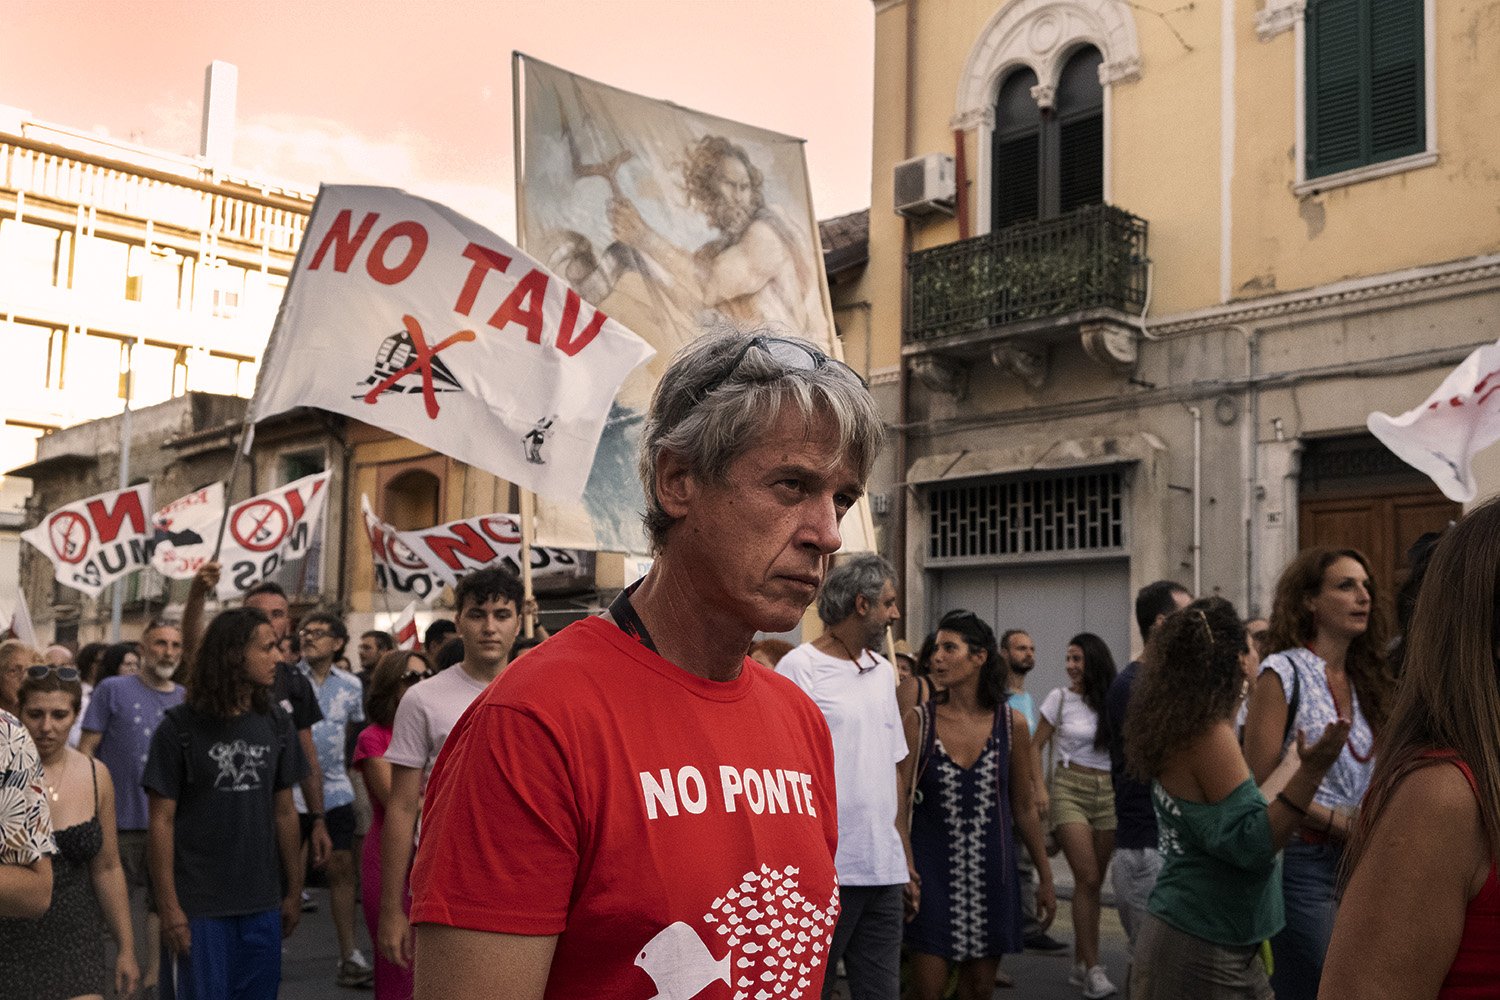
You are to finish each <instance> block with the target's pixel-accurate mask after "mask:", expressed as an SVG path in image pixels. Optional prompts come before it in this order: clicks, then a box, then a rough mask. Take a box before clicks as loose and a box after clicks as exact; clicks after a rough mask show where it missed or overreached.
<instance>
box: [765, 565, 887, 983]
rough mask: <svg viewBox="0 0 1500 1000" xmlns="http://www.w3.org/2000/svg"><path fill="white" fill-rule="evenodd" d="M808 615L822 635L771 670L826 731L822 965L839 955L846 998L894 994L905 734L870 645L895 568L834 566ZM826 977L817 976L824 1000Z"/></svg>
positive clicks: (883, 666) (878, 631)
mask: <svg viewBox="0 0 1500 1000" xmlns="http://www.w3.org/2000/svg"><path fill="white" fill-rule="evenodd" d="M818 617H819V618H821V619H822V620H823V625H824V627H825V628H826V631H825V632H824V633H823V634H822V635H820V636H818V637H817V638H816V639H814V640H813V641H812V642H805V643H803V644H802V645H800V646H798V647H797V648H796V649H794V650H792V651H791V652H790V653H787V654H786V655H785V656H783V657H782V658H781V661H780V662H779V663H777V664H776V672H777V673H779V674H781V675H783V676H785V677H789V678H791V679H792V680H793V681H795V682H796V684H797V686H798V687H800V688H801V689H802V690H803V691H805V692H807V695H808V697H810V698H811V699H812V700H813V702H814V703H815V704H817V706H818V708H819V709H820V710H821V711H822V712H823V716H824V718H826V719H827V720H828V729H829V732H830V733H831V734H832V736H833V769H834V774H835V776H836V777H837V780H838V805H839V849H838V855H837V857H836V858H835V861H836V864H837V866H838V873H839V902H840V904H841V905H842V912H841V913H840V914H839V922H838V926H837V927H835V928H834V931H833V944H832V945H831V946H830V948H829V951H828V962H829V966H830V968H832V967H836V966H837V964H838V962H839V960H840V959H842V960H843V962H844V971H845V973H846V974H847V975H848V978H849V995H850V997H852V1000H896V998H897V997H898V996H900V993H901V928H902V916H903V906H902V892H903V890H904V889H905V888H906V885H907V883H908V882H909V881H911V879H912V873H911V871H910V869H909V868H908V867H907V864H906V857H907V850H906V845H905V843H904V836H903V834H904V831H903V830H901V829H900V828H899V826H898V824H897V822H896V812H897V809H896V765H897V763H899V762H900V761H902V760H904V759H905V757H906V737H905V735H904V734H903V731H902V728H901V715H900V712H899V711H898V710H897V708H896V681H895V675H894V673H893V672H892V670H891V664H890V663H889V662H887V661H886V659H885V658H884V657H882V656H880V655H879V654H878V653H874V652H872V651H871V650H872V649H873V648H874V647H876V646H877V645H879V643H880V639H881V637H882V636H883V635H885V630H886V626H888V625H890V624H891V623H892V622H894V621H896V620H898V619H899V618H900V617H901V612H900V610H899V609H898V608H897V600H896V571H895V570H894V569H893V568H892V567H891V564H890V563H888V562H886V561H885V560H884V559H882V558H880V557H879V556H877V555H861V556H855V557H854V558H852V559H850V560H848V561H847V562H844V563H842V564H841V565H840V566H839V567H838V568H837V569H835V570H834V571H833V572H831V573H829V574H828V580H827V582H825V583H824V584H823V592H822V593H821V594H820V595H818ZM833 978H834V977H833V976H831V975H830V976H828V977H827V978H826V979H824V981H823V996H824V998H825V1000H826V998H828V997H831V996H832V995H833Z"/></svg>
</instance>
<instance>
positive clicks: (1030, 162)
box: [990, 132, 1041, 229]
mask: <svg viewBox="0 0 1500 1000" xmlns="http://www.w3.org/2000/svg"><path fill="white" fill-rule="evenodd" d="M1040 139H1041V136H1040V134H1039V133H1038V132H1032V133H1031V134H1030V135H1020V136H1017V137H1015V138H1014V139H1001V138H999V136H998V134H997V136H996V139H995V145H994V150H995V156H994V181H993V185H992V187H991V191H992V192H993V194H994V200H993V209H992V210H991V213H990V215H991V221H990V225H991V228H993V229H1004V228H1005V227H1006V226H1009V225H1013V224H1015V223H1017V222H1026V221H1028V220H1030V219H1035V218H1036V217H1037V210H1038V199H1039V198H1040V196H1041V192H1040V184H1041V177H1040V176H1039V170H1038V166H1039V159H1038V158H1039V149H1038V147H1039V144H1040Z"/></svg>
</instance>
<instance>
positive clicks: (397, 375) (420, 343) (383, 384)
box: [365, 316, 474, 420]
mask: <svg viewBox="0 0 1500 1000" xmlns="http://www.w3.org/2000/svg"><path fill="white" fill-rule="evenodd" d="M401 322H402V323H404V324H405V325H406V332H407V333H409V334H411V343H412V350H413V352H414V356H413V358H412V360H411V361H410V362H409V363H408V364H407V365H406V367H404V368H401V369H399V370H397V371H394V372H391V373H390V374H389V375H387V376H386V377H385V378H383V379H381V380H380V381H379V382H377V383H375V386H374V387H373V388H372V389H371V390H370V391H369V392H367V393H365V402H366V403H369V404H370V405H371V406H374V405H375V400H376V399H377V398H378V397H379V396H380V394H381V393H383V392H385V391H386V390H388V389H390V388H391V387H392V386H394V385H395V384H396V383H397V382H399V381H401V380H402V379H403V378H405V377H406V376H408V375H410V374H411V373H412V372H414V371H420V372H421V373H422V398H423V400H425V401H426V403H427V418H428V419H429V420H436V419H437V415H438V404H437V393H436V392H434V391H433V388H432V359H433V358H435V357H437V356H438V355H439V354H440V353H442V352H443V351H445V350H447V349H448V348H450V347H452V346H453V345H454V344H461V343H466V342H468V341H471V340H473V339H474V331H473V330H460V331H458V332H457V333H455V334H453V335H452V336H451V337H445V338H443V339H442V340H440V341H438V342H437V344H436V345H435V346H433V347H431V348H429V347H428V346H427V338H426V337H424V336H422V324H421V323H418V322H417V321H416V319H415V318H414V317H411V316H402V317H401Z"/></svg>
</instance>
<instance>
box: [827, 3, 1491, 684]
mask: <svg viewBox="0 0 1500 1000" xmlns="http://www.w3.org/2000/svg"><path fill="white" fill-rule="evenodd" d="M874 16H875V21H876V42H875V61H876V72H875V93H874V95H873V96H874V102H873V106H874V141H873V149H872V154H873V183H872V190H871V205H872V209H871V213H870V222H869V244H870V245H869V264H868V266H867V267H866V268H865V270H864V272H863V274H862V275H861V276H860V278H859V280H858V281H857V282H856V283H855V284H854V285H853V286H852V287H850V288H848V289H846V290H845V291H844V292H843V293H842V295H841V296H839V298H840V300H841V301H842V302H844V303H845V304H846V309H845V312H846V313H848V312H849V305H850V304H854V303H858V304H861V306H862V308H864V309H865V310H866V311H867V320H866V319H862V320H861V321H867V322H868V324H869V331H870V332H869V335H868V343H869V348H868V350H866V349H865V347H864V345H863V344H862V343H861V341H863V340H864V339H865V335H864V334H863V332H861V333H859V335H858V336H851V335H850V334H851V330H850V329H849V328H848V327H846V328H845V329H844V331H843V332H844V339H845V350H846V354H847V355H848V356H849V357H850V359H851V363H854V364H855V366H856V367H862V366H864V365H867V366H868V368H869V370H870V371H871V372H872V374H873V375H874V379H873V381H874V383H875V391H876V392H877V394H878V395H879V396H880V399H881V402H882V406H883V407H884V409H885V412H886V413H887V415H888V418H889V419H890V421H891V424H892V426H893V429H892V435H891V441H890V444H889V447H888V454H887V456H885V459H884V461H883V463H882V466H881V468H880V469H879V470H878V471H877V476H878V477H879V481H876V482H874V483H872V490H874V491H875V492H877V493H879V494H883V495H884V499H883V500H881V501H878V502H877V508H879V509H881V510H884V511H885V513H884V514H883V516H881V517H880V525H879V526H880V528H881V529H882V537H883V539H884V545H883V547H884V548H886V549H887V550H888V551H889V552H891V553H892V554H894V555H895V556H896V558H897V560H898V561H899V562H901V563H902V565H903V569H904V573H905V577H906V580H905V582H906V589H907V596H908V620H909V623H910V624H909V626H908V635H909V636H916V637H918V638H919V637H920V634H921V633H923V632H925V630H926V629H927V628H929V627H930V626H931V623H932V622H933V621H935V620H936V618H937V617H938V616H939V615H940V614H941V613H942V612H943V611H945V610H947V609H948V608H951V607H958V606H964V607H971V608H972V609H973V610H976V611H979V612H980V613H981V614H983V615H984V616H985V617H987V618H990V619H991V620H992V623H993V624H994V625H995V626H996V627H997V630H998V629H1003V628H1009V627H1023V628H1028V629H1031V630H1033V633H1034V638H1036V639H1037V640H1038V643H1039V646H1040V647H1041V649H1042V662H1043V666H1044V668H1045V669H1046V670H1048V671H1050V672H1053V673H1055V674H1056V675H1057V677H1061V668H1060V661H1061V654H1062V647H1063V645H1065V643H1066V641H1067V639H1068V638H1069V637H1070V636H1071V635H1072V634H1073V633H1076V632H1080V631H1085V630H1087V631H1094V632H1098V633H1099V634H1100V635H1101V636H1103V637H1104V638H1105V639H1106V641H1107V642H1108V643H1109V645H1110V646H1111V647H1112V648H1113V649H1114V651H1115V653H1116V656H1117V657H1119V658H1123V657H1125V656H1127V655H1129V654H1130V652H1131V651H1132V649H1133V648H1135V647H1136V646H1138V644H1139V637H1138V636H1136V635H1135V634H1134V629H1133V627H1132V625H1131V624H1130V617H1129V602H1130V599H1131V597H1132V596H1133V593H1134V591H1135V590H1136V589H1138V588H1139V587H1140V586H1142V585H1144V584H1145V583H1148V582H1150V581H1152V580H1155V579H1158V578H1162V577H1171V578H1174V579H1177V580H1180V581H1181V582H1183V583H1185V584H1187V585H1188V586H1190V587H1193V588H1194V589H1196V590H1197V591H1198V592H1200V593H1205V594H1206V593H1219V594H1222V595H1223V596H1225V597H1228V598H1230V599H1231V600H1233V601H1234V602H1235V603H1236V605H1237V606H1238V607H1240V609H1241V610H1242V612H1243V613H1245V614H1247V615H1249V614H1252V613H1264V612H1266V611H1268V610H1269V598H1270V593H1271V590H1272V588H1273V587H1274V583H1275V579H1276V577H1277V575H1278V574H1279V572H1280V569H1281V567H1282V566H1283V565H1284V564H1285V562H1286V560H1287V559H1289V558H1290V557H1291V556H1292V555H1293V554H1295V552H1296V551H1297V549H1298V548H1299V547H1302V546H1305V545H1307V544H1313V543H1330V544H1339V545H1353V546H1356V547H1359V548H1361V549H1362V550H1365V551H1366V552H1367V553H1368V555H1369V556H1370V558H1371V561H1372V563H1373V564H1374V567H1375V571H1376V572H1375V575H1376V578H1377V580H1378V581H1379V583H1380V584H1381V585H1382V586H1383V587H1384V588H1386V589H1389V588H1391V587H1392V586H1394V585H1395V584H1397V583H1399V582H1400V580H1401V578H1402V577H1403V575H1404V565H1405V562H1404V560H1405V552H1406V549H1407V548H1408V547H1409V545H1410V544H1411V542H1412V541H1414V540H1415V538H1416V537H1417V535H1419V534H1421V532H1423V531H1426V530H1429V529H1434V528H1440V527H1441V526H1442V525H1443V524H1445V523H1446V522H1447V520H1448V519H1450V518H1451V517H1452V516H1454V515H1455V514H1456V512H1457V510H1458V507H1457V505H1455V504H1452V503H1451V502H1449V501H1448V500H1447V499H1446V498H1444V497H1442V496H1441V494H1439V493H1438V492H1437V491H1436V489H1435V488H1433V486H1432V485H1431V483H1430V482H1429V481H1428V480H1426V478H1425V477H1423V476H1421V475H1419V474H1416V473H1415V472H1413V471H1412V470H1410V469H1408V468H1407V467H1405V466H1404V465H1403V464H1402V463H1400V462H1399V460H1396V459H1395V458H1394V456H1392V455H1391V454H1390V453H1389V452H1388V451H1386V450H1385V449H1384V448H1383V447H1382V446H1381V445H1379V443H1378V442H1376V441H1375V439H1374V438H1373V437H1371V436H1370V435H1369V434H1368V433H1367V432H1366V431H1365V421H1366V417H1367V416H1368V415H1369V413H1370V412H1372V411H1385V412H1387V413H1391V414H1397V413H1401V412H1403V411H1405V410H1407V409H1409V408H1411V407H1412V406H1415V405H1416V404H1417V403H1419V402H1421V401H1422V400H1423V399H1424V398H1425V397H1426V396H1427V395H1428V393H1430V392H1431V391H1432V390H1433V389H1434V388H1436V386H1437V385H1438V383H1439V382H1440V381H1441V380H1442V378H1443V377H1444V376H1445V375H1446V374H1447V372H1448V371H1449V370H1451V369H1452V368H1453V367H1454V366H1455V365H1456V364H1457V363H1458V362H1459V361H1460V360H1462V359H1463V358H1464V357H1465V356H1466V355H1467V354H1468V353H1469V352H1470V351H1471V350H1473V349H1474V348H1475V347H1476V346H1479V345H1481V344H1484V343H1489V342H1493V341H1495V340H1496V339H1497V338H1500V131H1497V130H1496V129H1495V128H1494V127H1493V123H1494V122H1496V121H1500V88H1496V87H1494V85H1493V82H1492V73H1491V72H1490V71H1491V70H1492V69H1493V67H1495V66H1496V65H1500V3H1495V2H1490V0H1451V2H1450V0H1442V2H1437V0H1238V2H1236V0H1222V2H1215V0H1211V2H1207V3H1205V2H1202V0H1199V2H1196V3H1191V4H1178V3H1175V2H1174V0H1155V2H1149V3H1128V2H1124V0H1008V2H1003V3H996V2H993V0H989V2H981V0H876V2H875V3H874ZM913 164H915V166H913ZM898 208H900V209H902V210H901V211H900V212H899V213H898V210H897V209H898ZM1477 471H1478V474H1479V480H1480V487H1481V489H1480V495H1481V498H1482V497H1484V496H1487V495H1491V494H1493V493H1494V492H1496V491H1497V490H1500V459H1496V458H1493V457H1482V458H1481V460H1480V461H1479V462H1478V463H1477ZM1122 662H1123V659H1122ZM1054 668H1055V669H1054ZM1042 680H1043V683H1045V682H1046V679H1045V678H1043V679H1042Z"/></svg>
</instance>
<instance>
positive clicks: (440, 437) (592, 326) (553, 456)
mask: <svg viewBox="0 0 1500 1000" xmlns="http://www.w3.org/2000/svg"><path fill="white" fill-rule="evenodd" d="M653 353H654V352H653V350H652V348H651V347H650V346H649V345H647V344H646V342H645V341H643V340H641V339H640V338H639V337H637V336H636V335H635V334H633V333H631V332H630V331H629V330H627V329H625V327H623V326H621V325H620V324H619V323H617V322H615V321H614V320H612V319H610V318H609V317H608V316H606V315H605V314H604V313H603V312H601V311H599V310H598V309H596V308H595V307H593V306H591V305H589V304H588V303H587V302H585V301H584V300H583V299H581V298H580V297H579V295H578V294H577V293H576V292H575V291H573V290H572V289H571V288H569V287H568V286H567V285H566V284H565V283H564V282H563V281H562V280H561V279H559V278H557V277H556V276H554V275H553V274H552V273H551V272H549V271H548V270H546V268H544V267H542V266H541V265H540V264H538V263H537V262H536V261H534V260H532V259H531V258H530V257H528V256H526V254H524V253H522V252H521V251H520V250H517V249H516V248H515V247H514V246H512V245H511V244H510V243H508V242H506V241H505V240H503V239H501V238H500V237H499V236H497V235H495V234H494V233H492V232H490V231H489V230H487V229H485V228H484V227H482V226H480V225H478V224H477V223H474V222H472V221H470V220H469V219H467V218H465V217H463V216H462V215H459V214H458V213H457V212H454V211H452V210H451V209H448V208H446V207H444V206H442V205H439V204H437V203H435V202H431V201H427V200H425V199H422V198H415V197H413V196H411V195H409V194H406V193H405V192H404V191H399V190H396V189H394V188H381V187H361V186H342V185H340V186H325V187H323V188H322V189H321V190H320V191H319V193H318V200H317V203H316V204H315V205H314V206H313V214H312V218H311V219H310V220H309V222H308V227H307V232H306V234H305V235H304V236H303V239H302V247H301V249H300V251H299V252H298V255H297V263H296V266H295V267H294V268H293V273H292V278H291V281H290V284H289V285H288V287H287V291H286V294H285V296H284V297H283V299H282V305H281V311H280V313H279V314H278V315H277V318H276V326H275V329H274V330H273V332H272V334H271V342H270V344H269V346H268V347H267V349H266V359H265V362H264V365H263V367H262V369H261V374H260V380H259V383H258V384H257V387H256V397H255V401H254V404H253V406H252V411H251V419H252V420H260V419H262V418H264V417H268V416H271V415H273V414H276V413H280V412H282V411H284V410H289V409H292V408H293V407H298V406H317V407H321V408H323V409H325V410H330V411H332V412H335V413H342V414H344V415H345V416H349V417H353V418H355V419H357V420H362V421H364V422H365V423H369V424H374V425H375V426H377V427H382V428H384V429H386V430H389V431H392V432H394V433H396V434H399V435H401V436H403V437H406V438H409V439H410V440H412V441H416V442H418V443H420V444H424V445H426V446H428V447H429V448H432V449H434V450H436V451H440V452H442V453H443V454H446V455H452V456H453V457H455V458H458V459H460V460H461V461H464V462H467V463H468V464H469V465H472V466H475V467H476V468H480V469H483V470H485V471H487V472H490V473H493V474H494V475H497V476H500V477H501V478H503V479H506V480H508V481H510V482H513V483H517V484H519V485H521V486H523V487H525V488H526V489H529V490H532V491H534V492H536V493H540V494H543V495H547V496H552V497H556V498H559V499H565V500H576V499H577V498H578V497H580V496H581V495H582V494H583V488H584V484H585V483H586V481H587V478H588V472H589V468H590V466H591V465H592V463H593V459H594V451H595V449H596V448H597V447H598V443H599V436H600V434H601V433H602V432H603V429H604V422H605V418H606V417H607V416H608V414H609V409H610V405H611V402H612V401H613V399H614V396H615V392H616V390H618V388H619V387H620V384H621V383H622V382H623V381H624V379H625V377H626V376H627V375H628V374H629V373H630V372H631V370H632V369H634V368H635V367H636V366H637V365H639V364H641V363H642V362H643V361H645V360H646V359H647V358H649V357H651V355H652V354H653Z"/></svg>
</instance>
